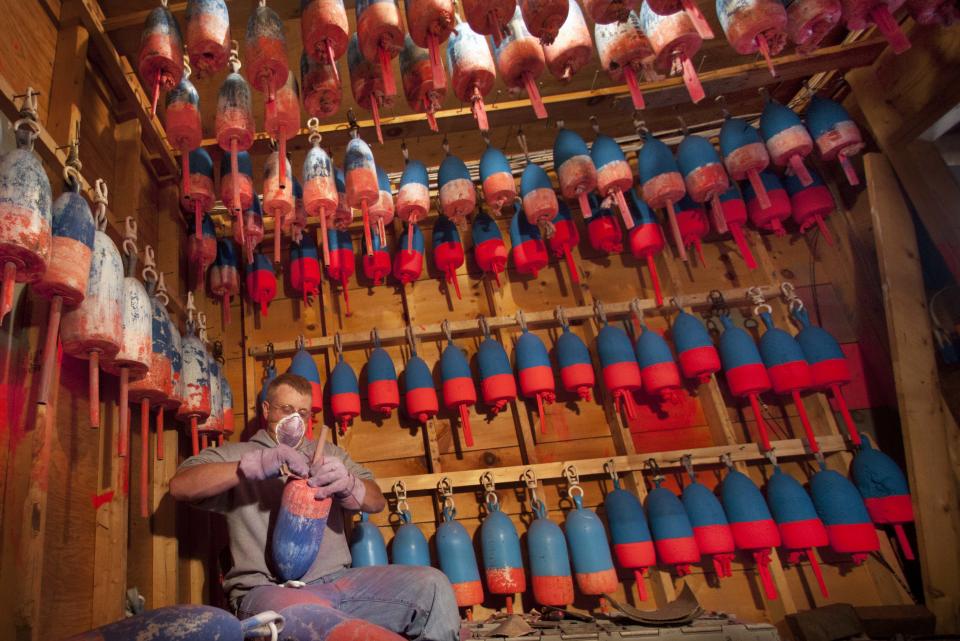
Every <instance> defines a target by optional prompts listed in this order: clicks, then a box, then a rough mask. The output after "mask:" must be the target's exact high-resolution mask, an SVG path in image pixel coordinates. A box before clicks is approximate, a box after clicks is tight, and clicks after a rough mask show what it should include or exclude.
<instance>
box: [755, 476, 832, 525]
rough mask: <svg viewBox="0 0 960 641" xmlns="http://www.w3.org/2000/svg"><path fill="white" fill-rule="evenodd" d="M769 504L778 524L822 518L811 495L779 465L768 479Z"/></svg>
mask: <svg viewBox="0 0 960 641" xmlns="http://www.w3.org/2000/svg"><path fill="white" fill-rule="evenodd" d="M767 504H768V505H769V506H770V512H771V513H772V514H773V520H774V521H776V522H777V524H784V523H795V522H797V521H810V520H813V519H817V520H819V518H820V517H818V516H817V510H816V509H815V508H814V507H813V501H811V500H810V495H809V494H807V492H806V490H804V489H803V486H802V485H800V482H799V481H797V480H796V479H795V478H793V477H792V476H790V475H789V474H784V472H783V470H781V469H780V466H779V465H777V466H775V467H774V468H773V474H772V475H771V476H770V480H769V481H767Z"/></svg>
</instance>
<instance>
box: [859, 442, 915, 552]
mask: <svg viewBox="0 0 960 641" xmlns="http://www.w3.org/2000/svg"><path fill="white" fill-rule="evenodd" d="M850 472H851V474H852V476H853V482H854V483H855V484H856V486H857V490H859V491H860V496H862V497H863V502H864V504H865V505H866V507H867V512H868V513H869V514H870V520H871V521H873V522H874V523H875V524H877V525H892V526H893V530H894V532H895V533H896V535H897V540H898V541H899V542H900V548H901V549H902V550H903V556H904V557H906V558H907V559H909V560H911V561H912V560H913V559H914V554H913V548H912V547H911V546H910V541H908V540H907V534H906V532H904V531H903V524H904V523H912V522H913V504H912V503H911V501H910V487H909V486H908V485H907V479H906V477H904V475H903V471H901V469H900V467H899V466H898V465H897V464H896V463H894V462H893V459H891V458H890V457H889V456H887V455H886V454H884V453H883V452H881V451H880V450H877V449H874V447H873V445H872V444H871V443H870V439H863V441H862V444H861V447H860V451H859V452H858V453H857V455H856V456H855V457H854V458H853V463H852V464H851V465H850Z"/></svg>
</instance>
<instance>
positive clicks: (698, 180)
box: [677, 134, 730, 234]
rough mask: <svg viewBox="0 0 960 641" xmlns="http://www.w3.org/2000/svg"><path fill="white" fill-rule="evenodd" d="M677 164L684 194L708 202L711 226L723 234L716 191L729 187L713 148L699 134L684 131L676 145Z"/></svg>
mask: <svg viewBox="0 0 960 641" xmlns="http://www.w3.org/2000/svg"><path fill="white" fill-rule="evenodd" d="M677 165H678V166H679V167H680V171H681V173H683V180H684V182H685V183H686V185H687V197H688V198H690V199H692V200H693V201H694V202H697V203H699V204H700V205H701V206H704V205H706V203H708V202H709V203H710V211H711V213H712V214H713V226H714V228H715V229H716V230H717V233H719V234H724V233H726V231H727V225H726V222H725V221H724V218H723V210H722V208H721V206H720V194H722V193H723V192H725V191H727V189H729V188H730V177H729V176H728V175H727V170H726V169H725V168H724V166H723V162H722V161H721V160H720V155H719V154H717V150H716V149H715V148H714V146H713V145H712V144H711V143H710V141H709V140H707V139H706V138H704V137H703V136H697V135H695V134H687V135H686V136H684V138H683V140H682V141H681V142H680V146H679V147H677ZM681 229H682V225H681Z"/></svg>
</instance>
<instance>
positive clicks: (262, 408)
mask: <svg viewBox="0 0 960 641" xmlns="http://www.w3.org/2000/svg"><path fill="white" fill-rule="evenodd" d="M268 407H270V403H268V402H267V401H262V402H261V403H260V411H261V412H263V418H264V420H266V418H267V408H268Z"/></svg>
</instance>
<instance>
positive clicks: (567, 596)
mask: <svg viewBox="0 0 960 641" xmlns="http://www.w3.org/2000/svg"><path fill="white" fill-rule="evenodd" d="M523 478H524V482H525V483H526V485H527V496H528V497H529V499H530V509H531V510H532V511H533V513H534V515H535V516H536V517H537V518H535V519H534V520H533V523H531V524H530V527H529V528H527V557H528V558H529V559H530V577H531V583H532V584H533V598H534V599H535V600H536V601H537V603H540V604H541V605H551V606H554V607H563V606H567V605H570V604H571V603H573V577H572V576H571V572H570V556H569V552H568V551H567V539H566V537H564V535H563V530H561V529H560V526H559V525H557V524H556V523H554V522H553V521H551V520H550V519H549V518H547V505H546V503H544V502H543V501H542V500H541V499H540V498H539V497H538V496H537V494H536V488H537V477H536V475H535V474H534V472H533V470H527V471H525V472H524V474H523Z"/></svg>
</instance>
